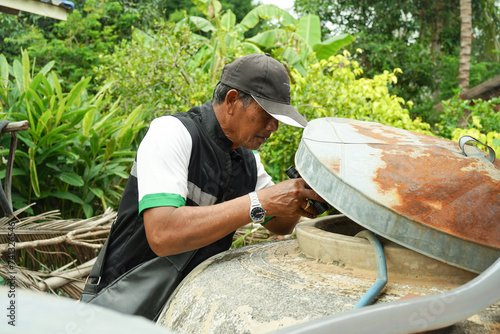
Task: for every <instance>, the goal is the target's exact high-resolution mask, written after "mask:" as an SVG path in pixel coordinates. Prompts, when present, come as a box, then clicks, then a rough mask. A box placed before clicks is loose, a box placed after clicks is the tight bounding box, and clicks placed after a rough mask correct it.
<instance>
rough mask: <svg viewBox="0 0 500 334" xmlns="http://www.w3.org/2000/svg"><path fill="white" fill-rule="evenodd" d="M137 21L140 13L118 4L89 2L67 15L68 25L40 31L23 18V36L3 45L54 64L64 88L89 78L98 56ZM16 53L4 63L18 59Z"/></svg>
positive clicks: (126, 36)
mask: <svg viewBox="0 0 500 334" xmlns="http://www.w3.org/2000/svg"><path fill="white" fill-rule="evenodd" d="M139 19H140V16H139V13H137V12H135V13H134V12H130V11H128V12H124V10H123V7H122V6H121V5H120V3H119V2H117V1H104V0H88V1H86V2H85V4H84V6H83V9H82V10H78V9H75V10H74V11H73V13H72V14H70V15H68V20H67V21H61V22H57V21H55V20H52V21H53V22H52V24H50V25H47V26H44V27H42V28H39V27H38V26H37V25H35V24H32V25H27V23H28V22H29V21H30V20H28V18H26V19H25V22H24V25H25V26H26V27H27V30H26V32H25V33H17V34H14V35H12V36H10V37H7V38H6V39H5V42H6V43H7V44H8V45H12V46H13V47H16V50H20V49H21V48H24V49H25V50H27V51H28V52H29V54H30V57H31V58H36V59H37V61H38V62H39V63H41V64H46V63H48V62H50V61H52V60H56V62H55V64H54V67H53V69H54V71H56V73H57V74H58V75H59V76H60V78H62V79H63V80H64V81H63V86H64V87H65V88H66V87H71V86H72V85H73V84H74V83H76V82H78V81H80V79H81V78H82V77H89V76H90V75H91V74H92V67H94V66H97V65H99V63H100V59H101V58H100V56H101V55H103V54H107V53H108V52H110V51H112V50H113V48H114V46H115V45H116V43H117V42H118V41H120V40H122V39H126V38H128V37H129V36H130V29H131V27H132V26H133V25H134V24H136V23H137V22H139ZM37 22H38V21H37ZM18 52H19V51H17V53H16V54H13V55H10V56H7V59H8V60H9V61H10V62H12V61H13V60H14V59H17V58H18ZM93 93H95V91H93Z"/></svg>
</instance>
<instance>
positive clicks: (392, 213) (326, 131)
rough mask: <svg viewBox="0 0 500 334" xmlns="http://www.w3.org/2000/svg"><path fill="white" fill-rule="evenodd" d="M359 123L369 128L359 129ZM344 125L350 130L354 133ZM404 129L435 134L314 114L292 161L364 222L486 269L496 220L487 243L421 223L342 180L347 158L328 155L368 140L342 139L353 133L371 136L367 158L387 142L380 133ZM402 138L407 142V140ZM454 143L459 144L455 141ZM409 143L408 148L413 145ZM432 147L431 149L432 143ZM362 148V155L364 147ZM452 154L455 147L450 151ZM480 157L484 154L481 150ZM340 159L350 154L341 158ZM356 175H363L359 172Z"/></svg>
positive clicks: (497, 230)
mask: <svg viewBox="0 0 500 334" xmlns="http://www.w3.org/2000/svg"><path fill="white" fill-rule="evenodd" d="M363 127H365V128H367V129H369V130H370V131H365V130H359V129H362V128H363ZM348 128H352V129H356V130H352V129H348ZM346 129H347V130H346ZM374 129H376V130H377V131H378V132H377V136H380V138H377V139H373V138H369V134H370V133H371V132H372V131H373V130H374ZM379 130H380V131H379ZM343 131H344V133H343ZM345 131H352V133H348V132H345ZM361 132H364V133H361ZM367 134H368V135H367ZM406 135H408V136H410V137H412V139H413V137H415V138H418V139H422V140H431V139H432V140H434V139H435V138H434V137H430V136H426V135H422V134H417V133H413V132H410V131H406V130H401V129H396V128H393V127H389V126H385V125H382V124H378V123H373V122H363V121H356V120H350V119H342V118H322V119H316V120H313V121H311V122H309V124H308V126H307V127H306V129H305V130H304V134H303V137H302V140H301V143H300V145H299V149H298V151H297V153H296V156H295V163H296V166H297V169H298V170H299V172H300V174H301V175H302V177H303V178H304V180H305V181H306V182H307V183H308V184H309V185H310V186H311V187H312V188H313V189H314V190H315V191H316V192H317V193H318V194H319V195H320V196H322V197H323V198H324V199H325V200H326V201H327V202H329V203H330V204H331V205H332V206H334V207H335V208H337V209H338V210H339V211H341V212H342V213H344V214H345V215H346V216H348V217H349V218H350V219H352V220H354V221H355V222H357V223H358V224H360V225H362V226H363V227H365V228H367V229H369V230H371V231H373V232H375V233H377V234H379V235H382V236H383V237H385V238H387V239H390V240H392V241H394V242H396V243H399V244H401V245H403V246H405V247H408V248H410V249H412V250H415V251H417V252H419V253H421V254H424V255H427V256H430V257H432V258H435V259H437V260H440V261H443V262H445V263H448V264H451V265H454V266H457V267H459V268H462V269H465V270H469V271H472V272H476V273H480V272H482V271H484V270H485V269H486V268H488V267H489V266H490V265H491V264H492V263H493V262H495V261H496V260H497V259H498V258H499V257H500V247H498V246H497V244H498V240H499V239H500V236H499V234H500V225H499V224H497V223H496V225H495V223H492V224H491V225H492V226H493V230H491V231H488V233H492V234H493V238H494V242H493V243H492V244H488V243H485V242H478V241H477V240H470V239H467V238H464V237H463V236H457V235H454V234H453V233H450V232H449V231H444V230H442V229H440V228H439V226H437V227H434V226H432V225H429V224H427V223H423V222H422V221H421V220H418V219H414V217H411V216H410V215H408V214H407V213H406V212H405V213H402V212H400V211H398V210H397V209H396V210H395V209H394V207H391V205H388V203H384V202H383V201H384V198H389V197H390V196H388V195H387V196H382V198H381V197H377V196H372V195H373V194H370V193H369V191H366V190H365V189H360V188H363V186H359V185H356V184H353V183H356V182H358V181H357V180H354V181H352V180H351V181H352V182H348V181H346V177H345V175H343V173H342V172H340V170H344V174H345V169H346V168H347V166H346V164H347V161H340V162H338V161H337V162H335V163H340V164H344V165H343V166H341V165H338V166H336V165H335V163H332V159H331V156H329V154H330V155H336V154H337V155H339V154H340V155H342V154H343V157H344V158H345V157H346V156H347V155H348V153H346V152H352V151H353V150H354V151H356V152H357V150H356V148H354V147H355V146H356V145H357V144H359V145H362V144H365V145H366V143H357V144H356V143H354V142H349V141H346V140H344V139H345V138H346V137H351V139H352V138H358V139H360V138H361V141H363V140H365V139H366V138H369V139H368V141H367V142H368V145H372V147H371V148H370V149H371V151H370V152H369V153H367V154H365V155H367V156H366V159H367V160H369V159H372V158H374V156H375V155H374V154H373V147H375V146H374V145H388V144H387V142H384V140H385V139H384V138H382V137H383V136H385V137H387V138H389V139H392V140H394V139H395V138H397V139H398V140H402V141H403V142H404V141H405V139H401V138H402V136H403V137H404V136H406ZM422 136H424V137H422ZM341 137H342V138H341ZM399 137H401V138H399ZM339 138H340V140H339ZM436 140H438V144H439V145H442V146H444V147H445V148H448V146H449V148H450V149H451V150H453V149H454V148H453V147H454V145H456V144H455V143H453V142H451V141H446V142H444V141H445V140H444V139H436ZM447 142H449V143H450V145H448V143H447ZM406 144H407V145H408V143H406ZM359 145H358V146H359ZM397 145H398V146H401V145H402V144H401V143H400V142H398V144H397ZM333 146H335V148H333V149H332V147H333ZM421 146H422V148H419V149H425V150H427V149H429V148H427V147H423V146H425V145H421ZM456 146H457V150H458V145H456ZM408 147H409V146H408ZM408 147H407V148H406V149H407V150H410V151H411V149H409V148H408ZM431 149H433V150H435V148H434V147H432V148H431ZM377 150H378V148H377V149H375V151H377ZM332 152H333V153H332ZM360 154H361V155H363V153H360ZM402 154H404V153H402ZM453 154H455V153H454V152H453ZM457 154H458V153H457ZM460 154H461V153H460ZM431 155H432V154H431ZM481 156H482V155H481ZM482 157H483V158H484V156H482ZM328 159H330V160H328ZM375 159H377V157H375ZM378 159H380V157H378ZM471 159H476V160H481V157H479V156H476V157H475V158H474V157H472V158H471ZM344 160H348V159H347V158H345V159H344ZM484 160H485V161H487V160H486V158H484ZM481 163H482V162H481ZM488 163H489V162H488ZM496 166H497V165H495V166H494V167H493V173H494V175H495V177H497V176H498V178H499V179H500V168H498V167H496ZM355 168H357V169H358V171H362V170H363V169H366V168H367V167H366V166H357V167H355ZM488 168H489V167H488ZM371 173H372V175H370V176H368V178H370V177H372V176H373V173H374V171H371ZM360 179H362V177H361V178H360ZM359 182H361V181H359ZM496 188H498V187H496ZM496 188H495V189H496ZM333 190H334V191H333ZM394 191H397V189H396V190H394V189H389V190H388V191H387V192H385V194H390V193H391V192H394ZM494 191H496V192H495V193H494V195H495V196H494V197H495V198H492V201H493V202H494V210H496V211H494V212H493V213H492V215H493V216H492V217H493V218H494V217H500V194H498V191H497V190H494ZM450 223H453V222H448V224H450ZM489 228H490V229H491V226H489Z"/></svg>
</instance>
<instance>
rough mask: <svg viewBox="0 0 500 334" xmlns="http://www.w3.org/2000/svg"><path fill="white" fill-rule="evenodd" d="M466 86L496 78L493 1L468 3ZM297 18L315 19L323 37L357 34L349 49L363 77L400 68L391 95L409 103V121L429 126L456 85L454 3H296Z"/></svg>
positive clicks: (499, 16)
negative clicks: (469, 53)
mask: <svg viewBox="0 0 500 334" xmlns="http://www.w3.org/2000/svg"><path fill="white" fill-rule="evenodd" d="M472 6H473V7H472V8H473V11H472V16H473V17H472V24H473V30H474V39H473V45H472V57H471V72H470V87H473V86H474V85H477V84H479V83H482V82H484V81H486V80H488V79H489V78H491V77H493V76H496V75H500V68H498V66H500V65H498V64H499V63H498V59H499V56H500V52H499V50H500V42H499V41H500V39H499V36H498V26H499V24H500V10H499V7H498V6H495V2H494V1H492V0H479V1H473V4H472ZM294 8H295V12H296V13H298V14H299V15H305V14H309V13H314V14H316V15H318V16H319V17H320V20H321V25H322V27H323V31H324V34H339V33H343V32H347V33H350V34H353V35H356V41H355V43H353V44H351V45H350V46H349V48H348V50H349V51H351V52H353V51H354V50H355V49H356V48H361V49H363V50H364V52H363V54H362V55H360V56H359V57H358V58H357V59H358V60H359V62H360V63H361V64H362V66H363V69H364V70H365V71H364V74H363V76H365V77H367V78H372V77H373V76H374V75H376V74H378V73H382V72H383V71H384V70H388V71H392V69H394V68H401V69H402V71H403V73H402V75H400V76H398V84H397V85H391V92H392V93H393V94H396V95H398V96H401V97H402V98H404V99H405V100H407V101H408V100H411V101H413V102H414V104H415V107H414V108H413V109H412V110H411V114H412V116H413V117H416V116H420V117H422V118H423V119H424V120H425V121H427V122H429V123H431V124H433V123H434V122H436V121H437V115H436V112H435V110H434V109H433V108H432V107H433V106H434V105H437V104H438V103H439V102H440V101H441V100H442V99H448V98H451V97H452V96H453V94H454V90H455V89H456V88H457V86H458V79H457V77H458V56H459V53H458V50H459V49H460V12H459V8H460V6H459V1H458V0H452V1H428V0H416V1H391V0H389V1H384V2H381V1H373V0H368V1H367V0H296V1H295V2H294Z"/></svg>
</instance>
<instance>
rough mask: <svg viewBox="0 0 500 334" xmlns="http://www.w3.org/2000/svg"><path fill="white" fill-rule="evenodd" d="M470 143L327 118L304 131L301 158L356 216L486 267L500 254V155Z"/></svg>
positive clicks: (424, 248)
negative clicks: (493, 157) (492, 155)
mask: <svg viewBox="0 0 500 334" xmlns="http://www.w3.org/2000/svg"><path fill="white" fill-rule="evenodd" d="M465 150H466V151H465V153H466V154H464V153H463V152H462V150H461V149H460V148H459V145H458V144H457V143H455V142H452V141H449V140H446V139H441V138H436V137H432V136H427V135H423V134H419V133H415V132H411V131H407V130H402V129H398V128H394V127H390V126H386V125H382V124H379V123H373V122H364V121H357V120H351V119H343V118H321V119H316V120H313V121H311V122H309V124H308V126H307V127H306V129H305V130H304V134H303V137H302V141H301V143H300V146H299V149H298V151H297V153H296V156H295V164H296V166H297V169H298V171H299V173H300V174H301V175H302V177H303V178H304V180H306V182H307V183H308V184H309V185H310V186H311V187H312V188H313V189H314V190H315V191H317V192H318V194H319V195H321V196H322V197H323V198H324V199H325V200H326V201H327V202H329V203H330V204H331V205H332V206H334V207H335V208H337V209H338V210H339V211H341V212H342V213H344V214H345V215H346V216H348V217H349V218H351V219H352V220H354V221H355V222H356V223H358V224H360V225H362V226H363V227H365V228H367V229H369V230H371V231H373V232H374V233H377V234H379V235H381V236H383V237H385V238H387V239H390V240H392V241H394V242H396V243H399V244H401V245H403V246H405V247H408V248H410V249H413V250H415V251H417V252H419V253H421V254H425V255H427V256H430V257H432V258H435V259H438V260H440V261H443V262H445V263H449V264H451V265H454V266H457V267H460V268H463V269H466V270H469V271H472V272H476V273H480V272H482V271H484V270H485V269H486V268H488V267H489V266H490V265H491V264H493V262H495V261H496V260H497V259H498V258H499V257H500V161H499V160H498V159H496V160H495V161H494V162H493V163H492V162H490V161H489V160H488V158H487V157H486V156H485V154H484V153H483V152H482V151H481V150H479V149H478V148H476V147H474V146H466V147H465Z"/></svg>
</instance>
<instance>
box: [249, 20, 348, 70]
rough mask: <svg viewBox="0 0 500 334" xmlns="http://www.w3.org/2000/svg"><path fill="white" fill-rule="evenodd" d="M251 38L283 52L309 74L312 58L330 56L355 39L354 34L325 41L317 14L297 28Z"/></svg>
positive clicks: (279, 52)
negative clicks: (322, 37)
mask: <svg viewBox="0 0 500 334" xmlns="http://www.w3.org/2000/svg"><path fill="white" fill-rule="evenodd" d="M247 41H249V42H251V43H254V44H255V45H257V46H259V48H260V49H261V50H265V51H274V53H277V54H280V55H281V56H282V57H283V58H284V59H285V60H286V61H287V63H288V64H289V65H291V66H292V67H294V68H295V69H296V70H297V71H298V72H299V73H300V74H302V75H303V76H305V75H306V70H305V68H307V65H308V59H309V57H310V56H311V55H315V56H316V59H317V60H322V59H328V58H330V57H331V56H333V55H335V54H336V53H338V52H339V51H340V50H341V49H342V48H343V47H345V46H347V45H349V44H350V43H352V42H353V41H354V36H352V35H349V34H341V35H338V36H334V37H331V38H329V39H327V40H324V41H322V40H321V25H320V20H319V17H318V16H317V15H314V14H307V15H304V16H302V17H301V18H300V19H299V21H298V22H297V24H296V26H295V29H287V27H285V28H278V29H273V30H268V31H264V32H262V33H259V34H257V35H255V36H253V37H251V38H249V39H247Z"/></svg>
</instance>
